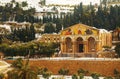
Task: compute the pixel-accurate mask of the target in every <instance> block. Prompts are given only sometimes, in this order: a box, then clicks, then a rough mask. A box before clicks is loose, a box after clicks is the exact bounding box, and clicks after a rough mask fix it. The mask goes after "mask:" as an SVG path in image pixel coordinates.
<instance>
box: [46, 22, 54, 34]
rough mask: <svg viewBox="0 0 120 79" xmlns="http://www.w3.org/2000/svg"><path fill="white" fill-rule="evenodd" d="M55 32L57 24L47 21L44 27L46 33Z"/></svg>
mask: <svg viewBox="0 0 120 79" xmlns="http://www.w3.org/2000/svg"><path fill="white" fill-rule="evenodd" d="M54 32H55V26H54V25H53V23H51V22H50V23H47V24H46V25H45V27H44V33H54Z"/></svg>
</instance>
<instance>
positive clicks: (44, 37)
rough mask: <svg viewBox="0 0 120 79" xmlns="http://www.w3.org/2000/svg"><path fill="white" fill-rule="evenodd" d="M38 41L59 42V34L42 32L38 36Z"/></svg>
mask: <svg viewBox="0 0 120 79" xmlns="http://www.w3.org/2000/svg"><path fill="white" fill-rule="evenodd" d="M40 42H45V43H50V42H54V43H60V35H59V34H44V35H42V37H41V38H40Z"/></svg>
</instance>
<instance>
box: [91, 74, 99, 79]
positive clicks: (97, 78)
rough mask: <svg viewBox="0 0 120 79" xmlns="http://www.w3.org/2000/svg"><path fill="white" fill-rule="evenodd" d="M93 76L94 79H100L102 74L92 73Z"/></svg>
mask: <svg viewBox="0 0 120 79" xmlns="http://www.w3.org/2000/svg"><path fill="white" fill-rule="evenodd" d="M91 76H92V78H93V79H99V77H100V74H98V73H92V74H91Z"/></svg>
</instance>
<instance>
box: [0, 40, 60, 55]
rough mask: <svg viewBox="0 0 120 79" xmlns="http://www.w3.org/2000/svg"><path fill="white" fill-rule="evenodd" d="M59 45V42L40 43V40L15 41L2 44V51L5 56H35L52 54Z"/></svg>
mask: <svg viewBox="0 0 120 79" xmlns="http://www.w3.org/2000/svg"><path fill="white" fill-rule="evenodd" d="M58 47H59V44H57V43H40V42H28V43H13V44H6V43H2V44H0V51H1V52H3V53H4V54H5V56H27V55H30V57H34V55H37V56H39V57H41V56H47V57H50V56H52V55H53V54H54V53H55V51H56V48H58Z"/></svg>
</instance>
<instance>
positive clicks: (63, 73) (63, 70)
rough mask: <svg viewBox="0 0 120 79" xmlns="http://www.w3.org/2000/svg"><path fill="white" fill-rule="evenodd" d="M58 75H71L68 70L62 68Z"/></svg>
mask: <svg viewBox="0 0 120 79" xmlns="http://www.w3.org/2000/svg"><path fill="white" fill-rule="evenodd" d="M58 73H59V74H60V75H63V76H64V75H67V74H68V73H69V70H68V69H64V68H61V69H60V70H59V71H58Z"/></svg>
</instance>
